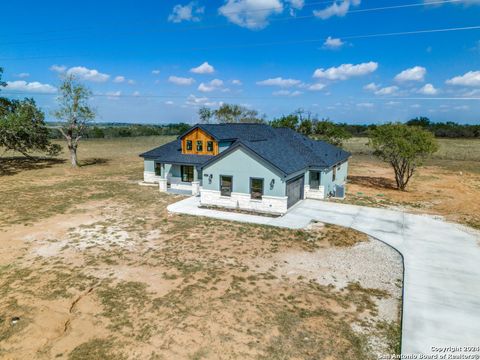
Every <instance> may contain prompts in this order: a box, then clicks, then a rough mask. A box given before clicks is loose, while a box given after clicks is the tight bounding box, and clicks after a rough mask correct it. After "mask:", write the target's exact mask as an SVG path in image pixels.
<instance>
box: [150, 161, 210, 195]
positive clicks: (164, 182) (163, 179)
mask: <svg viewBox="0 0 480 360" xmlns="http://www.w3.org/2000/svg"><path fill="white" fill-rule="evenodd" d="M152 163H153V164H150V166H149V168H148V169H147V168H145V171H144V181H145V182H146V183H158V185H159V190H160V191H161V192H171V193H176V194H184V195H186V194H189V195H197V194H198V193H199V192H200V185H201V170H200V169H199V168H197V166H196V165H195V164H181V163H171V164H165V163H160V162H157V161H153V162H152Z"/></svg>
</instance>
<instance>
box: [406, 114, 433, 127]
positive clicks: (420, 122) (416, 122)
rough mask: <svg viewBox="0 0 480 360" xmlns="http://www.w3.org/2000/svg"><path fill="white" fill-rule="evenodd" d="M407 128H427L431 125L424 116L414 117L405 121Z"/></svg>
mask: <svg viewBox="0 0 480 360" xmlns="http://www.w3.org/2000/svg"><path fill="white" fill-rule="evenodd" d="M407 125H408V126H420V127H422V128H428V127H429V126H430V125H431V122H430V119H429V118H428V117H425V116H420V117H416V118H415V119H411V120H408V121H407Z"/></svg>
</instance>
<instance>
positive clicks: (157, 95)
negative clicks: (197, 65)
mask: <svg viewBox="0 0 480 360" xmlns="http://www.w3.org/2000/svg"><path fill="white" fill-rule="evenodd" d="M0 94H3V95H8V96H16V95H21V96H28V95H35V96H51V97H55V96H58V95H57V94H48V93H40V92H20V91H19V92H8V91H7V92H2V93H0ZM191 96H192V94H188V95H187V94H183V95H181V94H170V95H160V94H152V95H133V94H132V95H128V94H120V95H115V94H98V93H96V94H92V95H91V97H100V98H135V99H142V98H146V99H150V98H161V99H164V98H165V99H169V98H181V99H184V98H189V97H191ZM193 96H195V95H193ZM195 98H196V99H202V98H205V99H207V98H208V99H214V100H222V99H223V100H235V99H240V100H241V99H249V100H252V99H270V100H272V99H275V100H285V97H282V96H208V97H207V96H205V97H203V96H198V97H197V96H195ZM356 100H369V101H391V100H415V101H422V100H433V101H441V100H443V101H445V100H453V101H456V100H460V101H472V100H480V97H398V96H391V97H381V98H372V97H357V98H356Z"/></svg>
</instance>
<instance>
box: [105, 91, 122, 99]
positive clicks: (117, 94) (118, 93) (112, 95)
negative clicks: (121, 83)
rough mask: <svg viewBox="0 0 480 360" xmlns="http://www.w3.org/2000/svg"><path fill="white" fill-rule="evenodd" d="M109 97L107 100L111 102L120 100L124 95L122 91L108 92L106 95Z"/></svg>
mask: <svg viewBox="0 0 480 360" xmlns="http://www.w3.org/2000/svg"><path fill="white" fill-rule="evenodd" d="M105 95H107V99H109V100H118V98H119V97H120V96H121V95H122V92H121V91H107V92H106V93H105Z"/></svg>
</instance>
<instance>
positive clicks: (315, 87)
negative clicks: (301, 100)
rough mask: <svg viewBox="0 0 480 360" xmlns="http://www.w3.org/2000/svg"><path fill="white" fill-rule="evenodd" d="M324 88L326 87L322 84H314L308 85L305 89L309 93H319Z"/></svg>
mask: <svg viewBox="0 0 480 360" xmlns="http://www.w3.org/2000/svg"><path fill="white" fill-rule="evenodd" d="M326 86H327V85H325V84H322V83H316V84H312V85H309V86H308V87H307V89H308V90H311V91H320V90H323V89H324V88H325V87H326Z"/></svg>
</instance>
